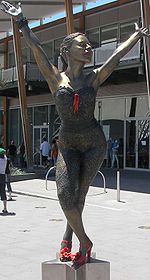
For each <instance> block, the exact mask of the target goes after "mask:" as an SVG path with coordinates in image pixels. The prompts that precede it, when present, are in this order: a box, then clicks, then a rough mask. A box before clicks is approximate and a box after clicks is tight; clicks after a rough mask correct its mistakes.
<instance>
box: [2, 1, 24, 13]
mask: <svg viewBox="0 0 150 280" xmlns="http://www.w3.org/2000/svg"><path fill="white" fill-rule="evenodd" d="M1 10H2V11H3V12H5V13H7V14H9V15H11V16H13V17H18V16H19V15H20V14H22V10H21V3H18V8H16V7H14V6H13V5H12V4H10V3H9V2H6V1H1Z"/></svg>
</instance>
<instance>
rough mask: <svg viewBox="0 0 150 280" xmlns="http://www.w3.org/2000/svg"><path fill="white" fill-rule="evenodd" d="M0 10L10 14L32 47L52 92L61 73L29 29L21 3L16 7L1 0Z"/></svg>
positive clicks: (57, 83)
mask: <svg viewBox="0 0 150 280" xmlns="http://www.w3.org/2000/svg"><path fill="white" fill-rule="evenodd" d="M1 10H2V11H3V12H5V13H7V14H9V15H10V16H12V17H13V18H14V19H15V20H16V22H17V24H18V27H19V29H20V30H21V31H22V33H23V37H24V39H25V41H26V43H27V45H28V46H29V47H30V48H31V49H32V51H33V54H34V57H35V60H36V62H37V64H38V67H39V69H40V71H41V73H42V75H43V76H44V78H45V79H46V81H47V83H48V85H49V88H50V90H51V92H52V93H55V92H56V90H57V88H58V86H59V82H60V80H61V75H60V72H59V70H58V69H57V68H56V67H55V66H54V65H53V64H52V63H50V61H49V60H48V57H47V55H46V54H45V52H44V50H43V49H42V46H41V44H40V41H39V40H38V38H37V37H36V36H35V34H34V33H33V32H32V31H31V29H30V28H29V26H28V21H27V19H26V18H25V17H24V16H23V13H22V9H21V4H20V3H18V7H17V8H16V7H15V6H13V5H12V4H11V3H9V2H6V1H2V2H1Z"/></svg>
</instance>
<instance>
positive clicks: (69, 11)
mask: <svg viewBox="0 0 150 280" xmlns="http://www.w3.org/2000/svg"><path fill="white" fill-rule="evenodd" d="M65 7H66V23H67V34H70V33H73V32H74V19H73V7H72V0H65Z"/></svg>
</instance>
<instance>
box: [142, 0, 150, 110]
mask: <svg viewBox="0 0 150 280" xmlns="http://www.w3.org/2000/svg"><path fill="white" fill-rule="evenodd" d="M140 4H141V18H142V26H143V27H147V28H148V29H149V33H150V5H149V0H140ZM143 41H144V55H145V67H146V81H147V91H148V102H149V112H150V36H149V37H146V38H143Z"/></svg>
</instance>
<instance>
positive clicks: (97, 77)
mask: <svg viewBox="0 0 150 280" xmlns="http://www.w3.org/2000/svg"><path fill="white" fill-rule="evenodd" d="M1 9H2V10H3V11H4V12H6V13H8V14H10V15H11V16H13V18H16V21H17V23H18V27H19V28H20V29H21V31H22V33H23V36H24V39H25V41H26V43H27V45H28V46H29V47H30V48H31V49H32V51H33V54H34V57H35V60H36V62H37V64H38V67H39V69H40V71H41V73H42V74H43V76H44V78H45V79H46V81H47V83H48V86H49V89H50V92H51V93H52V94H53V96H54V98H55V102H56V107H57V110H58V114H59V116H60V119H61V126H60V132H59V155H58V159H57V166H56V184H57V191H58V198H59V202H60V205H61V207H62V209H63V212H64V214H65V216H66V219H67V226H66V230H65V233H64V236H63V241H62V242H61V250H60V260H61V261H70V260H72V262H73V266H74V267H75V268H78V267H79V266H81V265H82V264H84V263H86V262H89V261H90V255H91V249H92V245H93V244H92V241H91V240H90V238H89V237H88V236H87V234H86V232H85V229H84V225H83V222H82V211H83V208H84V203H85V198H86V194H87V192H88V189H89V185H90V183H91V181H92V179H93V178H94V176H95V175H96V173H97V171H98V170H99V168H100V166H101V164H102V162H103V159H104V157H105V153H106V141H105V137H104V134H103V131H102V128H101V127H100V125H99V124H98V122H97V121H96V119H95V118H94V108H95V100H96V93H97V91H98V88H99V86H100V85H101V84H102V83H103V82H104V81H105V80H106V79H107V78H108V77H109V76H110V74H111V73H112V71H113V70H114V69H115V68H116V66H117V64H118V63H119V60H120V59H121V58H122V57H123V56H124V55H125V54H126V53H127V52H128V51H129V50H130V49H131V48H132V47H133V46H134V45H135V44H136V42H137V41H138V40H139V39H140V38H141V37H142V36H147V35H148V34H147V33H148V30H147V29H146V28H138V26H137V25H136V31H135V33H134V34H133V35H132V36H131V37H130V38H129V39H128V40H127V41H126V42H124V43H123V44H122V45H120V46H119V47H118V49H116V50H115V52H114V53H113V54H112V56H111V57H110V58H109V59H108V60H107V61H106V62H105V63H104V65H103V66H101V67H99V68H97V69H94V70H91V72H90V74H88V75H86V74H84V72H83V68H84V65H85V64H86V63H89V62H90V61H91V58H92V48H91V44H90V43H89V41H88V39H87V38H86V36H85V35H84V34H82V33H73V34H70V35H68V36H67V37H66V38H65V39H64V40H63V42H62V44H61V48H60V54H61V56H62V59H63V61H64V66H65V69H64V72H62V73H60V71H59V70H58V69H57V68H56V67H55V66H54V65H53V64H52V63H50V62H49V60H48V58H47V55H46V54H45V52H44V50H43V49H42V46H41V44H40V42H39V40H38V38H37V37H36V36H35V34H34V33H33V32H32V31H31V30H30V28H29V26H28V23H27V20H26V18H25V17H24V16H23V14H22V11H21V6H20V5H19V6H18V8H16V7H14V6H13V5H12V4H10V3H8V2H5V1H2V2H1ZM73 232H74V233H75V235H76V236H77V238H78V240H79V243H80V247H79V252H78V253H76V254H75V255H72V254H71V247H72V235H73Z"/></svg>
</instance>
